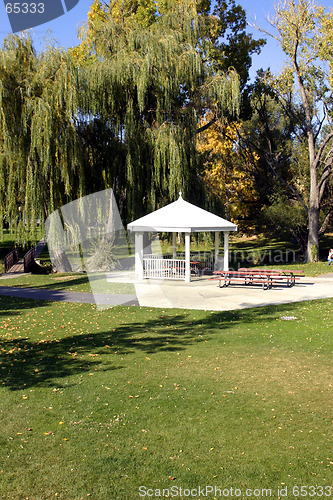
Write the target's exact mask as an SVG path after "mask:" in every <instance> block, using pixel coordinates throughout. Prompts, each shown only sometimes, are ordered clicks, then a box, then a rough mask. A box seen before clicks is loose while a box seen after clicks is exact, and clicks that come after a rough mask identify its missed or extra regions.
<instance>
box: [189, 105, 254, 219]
mask: <svg viewBox="0 0 333 500" xmlns="http://www.w3.org/2000/svg"><path fill="white" fill-rule="evenodd" d="M210 119H211V117H210V116H209V114H208V116H206V117H205V119H204V120H203V123H202V125H205V123H208V122H209V121H210ZM241 137H242V130H241V124H240V123H239V122H231V123H222V122H221V121H219V120H218V121H216V122H215V123H214V125H213V126H211V127H209V128H208V129H206V130H205V131H204V132H202V133H201V134H200V135H199V136H198V141H197V150H198V152H199V153H200V154H201V155H202V158H203V164H204V169H203V178H204V182H205V183H206V185H207V188H208V189H209V190H210V191H211V192H213V193H214V194H215V196H217V197H218V198H219V199H220V200H221V201H222V202H223V203H224V205H225V208H226V216H227V217H230V218H231V219H232V220H233V221H234V222H235V223H237V224H239V225H240V226H241V227H242V226H243V224H242V222H243V221H246V227H245V225H244V229H246V228H247V227H248V223H249V222H250V221H251V220H253V219H255V218H256V217H257V215H258V210H259V208H258V207H259V204H258V198H259V195H258V191H257V188H256V179H255V174H256V171H257V164H258V161H259V156H257V155H256V154H255V153H253V152H251V151H249V150H247V149H244V147H240V143H239V140H240V138H241Z"/></svg>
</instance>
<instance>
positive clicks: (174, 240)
mask: <svg viewBox="0 0 333 500" xmlns="http://www.w3.org/2000/svg"><path fill="white" fill-rule="evenodd" d="M176 257H177V233H172V258H173V259H176Z"/></svg>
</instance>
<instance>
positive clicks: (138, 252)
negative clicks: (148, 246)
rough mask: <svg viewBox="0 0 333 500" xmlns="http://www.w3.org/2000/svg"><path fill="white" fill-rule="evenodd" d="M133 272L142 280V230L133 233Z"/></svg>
mask: <svg viewBox="0 0 333 500" xmlns="http://www.w3.org/2000/svg"><path fill="white" fill-rule="evenodd" d="M135 274H136V275H137V278H138V280H143V232H142V231H138V232H136V233H135Z"/></svg>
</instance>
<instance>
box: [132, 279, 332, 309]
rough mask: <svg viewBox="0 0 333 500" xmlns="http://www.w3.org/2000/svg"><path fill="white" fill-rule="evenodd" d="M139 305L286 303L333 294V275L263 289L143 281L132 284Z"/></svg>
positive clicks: (228, 306)
mask: <svg viewBox="0 0 333 500" xmlns="http://www.w3.org/2000/svg"><path fill="white" fill-rule="evenodd" d="M135 290H136V294H137V297H138V301H139V304H140V306H147V307H162V308H181V309H203V310H210V311H230V310H233V309H246V308H250V307H260V306H268V305H274V304H288V303H291V302H299V301H303V300H314V299H324V298H331V297H333V274H332V275H331V276H330V277H329V278H301V279H300V280H299V281H298V282H297V284H296V285H295V286H293V287H291V288H288V287H287V286H286V285H283V284H281V285H279V286H275V287H273V288H272V289H270V290H263V289H262V288H261V286H256V285H252V286H251V285H231V286H229V287H226V288H219V286H218V281H212V280H209V279H208V278H198V279H196V280H193V281H192V282H191V283H184V282H172V281H164V282H161V283H159V284H156V282H155V283H154V280H150V281H149V280H146V281H145V282H143V281H142V282H140V283H136V284H135Z"/></svg>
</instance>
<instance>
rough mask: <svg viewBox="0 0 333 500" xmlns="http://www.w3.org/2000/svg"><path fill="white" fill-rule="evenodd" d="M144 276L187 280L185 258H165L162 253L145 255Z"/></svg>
mask: <svg viewBox="0 0 333 500" xmlns="http://www.w3.org/2000/svg"><path fill="white" fill-rule="evenodd" d="M143 277H144V278H155V279H156V278H157V279H174V280H185V260H183V259H165V258H163V256H161V255H145V256H144V257H143Z"/></svg>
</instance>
